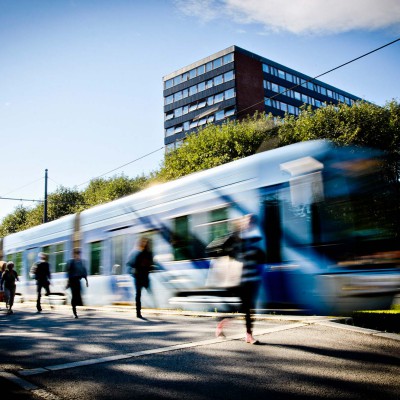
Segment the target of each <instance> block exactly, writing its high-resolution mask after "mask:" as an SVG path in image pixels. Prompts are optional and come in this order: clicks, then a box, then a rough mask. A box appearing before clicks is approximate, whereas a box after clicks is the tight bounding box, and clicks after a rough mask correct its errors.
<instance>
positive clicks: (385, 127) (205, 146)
mask: <svg viewBox="0 0 400 400" xmlns="http://www.w3.org/2000/svg"><path fill="white" fill-rule="evenodd" d="M322 138H323V139H330V140H332V141H333V142H335V143H338V144H341V145H349V144H351V145H360V146H368V147H375V148H378V149H383V150H386V151H387V152H388V156H387V158H386V159H387V169H386V175H387V177H388V180H389V181H390V182H392V183H394V185H393V186H394V187H395V190H399V184H398V182H399V178H400V162H399V160H400V105H399V103H398V102H397V101H395V100H392V101H391V102H388V103H387V104H386V105H385V106H384V107H378V106H375V105H373V104H370V103H367V102H360V103H356V104H354V105H353V106H348V105H346V104H339V105H327V106H326V107H323V108H319V109H316V110H313V109H312V108H311V107H304V108H303V109H302V112H301V114H300V116H299V117H295V116H292V115H286V116H285V119H284V121H283V122H282V121H280V120H279V119H278V123H275V122H274V119H273V118H272V116H271V115H269V116H268V117H266V116H265V115H264V114H255V115H254V116H253V117H248V118H247V119H244V120H242V121H227V122H225V123H224V124H222V125H220V126H217V125H207V126H206V127H204V128H203V129H200V130H199V131H198V132H196V133H195V134H192V135H190V136H189V137H187V139H186V140H185V142H184V143H183V145H182V146H181V147H180V148H179V149H177V150H175V151H173V152H171V153H169V154H167V155H166V156H165V159H164V161H163V163H162V164H161V167H160V170H159V171H158V172H154V173H152V174H151V175H150V176H149V177H144V176H138V177H136V178H133V179H131V178H128V177H126V176H124V175H121V176H114V177H112V178H108V179H102V178H97V179H93V180H92V181H91V182H90V184H89V186H88V187H87V188H86V190H84V191H82V192H78V191H77V190H72V189H67V188H64V187H60V188H59V189H57V191H56V192H55V193H52V194H50V195H49V198H48V220H49V221H52V220H54V219H57V218H60V217H62V216H63V215H67V214H71V213H75V212H78V211H82V210H84V209H86V208H89V207H92V206H94V205H97V204H103V203H107V202H109V201H112V200H115V199H118V198H120V197H123V196H126V195H129V194H132V193H135V192H137V191H138V190H141V189H143V188H144V187H145V186H146V185H148V184H151V183H152V182H159V181H168V180H171V179H176V178H179V177H181V176H184V175H187V174H190V173H192V172H196V171H201V170H204V169H208V168H213V167H215V166H218V165H221V164H225V163H227V162H230V161H233V160H237V159H240V158H243V157H247V156H249V155H252V154H254V153H256V152H258V151H264V150H268V149H270V148H274V147H279V146H285V145H287V144H290V143H295V142H300V141H306V140H312V139H322ZM380 208H385V207H379V206H378V207H376V209H380ZM397 219H398V218H397ZM397 219H396V218H394V219H393V221H394V222H393V223H394V224H397V223H396V222H395V221H396V220H397ZM378 220H379V218H378ZM42 221H43V204H40V205H38V206H36V207H34V208H32V209H28V208H25V207H22V206H19V207H17V208H16V209H15V211H14V212H13V213H12V214H10V215H8V216H7V217H5V218H4V219H3V221H2V223H1V225H0V235H1V236H5V235H7V234H9V233H14V232H18V231H20V230H23V229H26V228H29V227H32V226H35V225H39V224H41V223H42Z"/></svg>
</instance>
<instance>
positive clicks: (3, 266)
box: [0, 261, 7, 308]
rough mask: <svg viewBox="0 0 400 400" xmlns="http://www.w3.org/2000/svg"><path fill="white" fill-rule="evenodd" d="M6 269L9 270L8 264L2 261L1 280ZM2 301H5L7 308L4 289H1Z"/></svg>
mask: <svg viewBox="0 0 400 400" xmlns="http://www.w3.org/2000/svg"><path fill="white" fill-rule="evenodd" d="M6 268H7V262H6V261H0V280H1V277H2V276H3V274H4V271H5V270H6ZM1 301H4V303H5V304H6V308H7V302H6V297H5V295H4V290H3V288H1V290H0V302H1Z"/></svg>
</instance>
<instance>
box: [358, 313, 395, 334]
mask: <svg viewBox="0 0 400 400" xmlns="http://www.w3.org/2000/svg"><path fill="white" fill-rule="evenodd" d="M352 318H353V323H354V325H356V326H360V327H363V328H368V329H376V330H379V331H386V332H393V333H400V313H399V312H398V311H397V312H396V311H395V310H383V311H379V310H378V311H355V312H353V314H352Z"/></svg>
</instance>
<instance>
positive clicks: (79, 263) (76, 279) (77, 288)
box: [67, 248, 89, 318]
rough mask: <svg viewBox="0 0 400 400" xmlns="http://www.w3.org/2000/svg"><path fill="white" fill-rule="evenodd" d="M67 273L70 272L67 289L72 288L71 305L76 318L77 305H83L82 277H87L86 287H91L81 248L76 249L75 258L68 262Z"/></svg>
mask: <svg viewBox="0 0 400 400" xmlns="http://www.w3.org/2000/svg"><path fill="white" fill-rule="evenodd" d="M67 273H68V284H67V289H68V288H70V289H71V295H72V299H71V306H72V312H73V313H74V316H75V318H78V313H77V311H76V307H77V306H83V302H82V295H81V290H82V288H81V279H82V278H83V279H85V281H86V287H89V282H88V279H87V271H86V268H85V265H84V262H83V260H82V259H81V249H79V248H76V249H74V258H72V259H71V260H69V261H68V262H67Z"/></svg>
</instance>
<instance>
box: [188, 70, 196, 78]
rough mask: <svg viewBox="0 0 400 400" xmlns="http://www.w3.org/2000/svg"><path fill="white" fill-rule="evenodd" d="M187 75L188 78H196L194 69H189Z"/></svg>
mask: <svg viewBox="0 0 400 400" xmlns="http://www.w3.org/2000/svg"><path fill="white" fill-rule="evenodd" d="M189 77H190V79H193V78H196V70H195V69H192V70H190V71H189Z"/></svg>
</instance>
